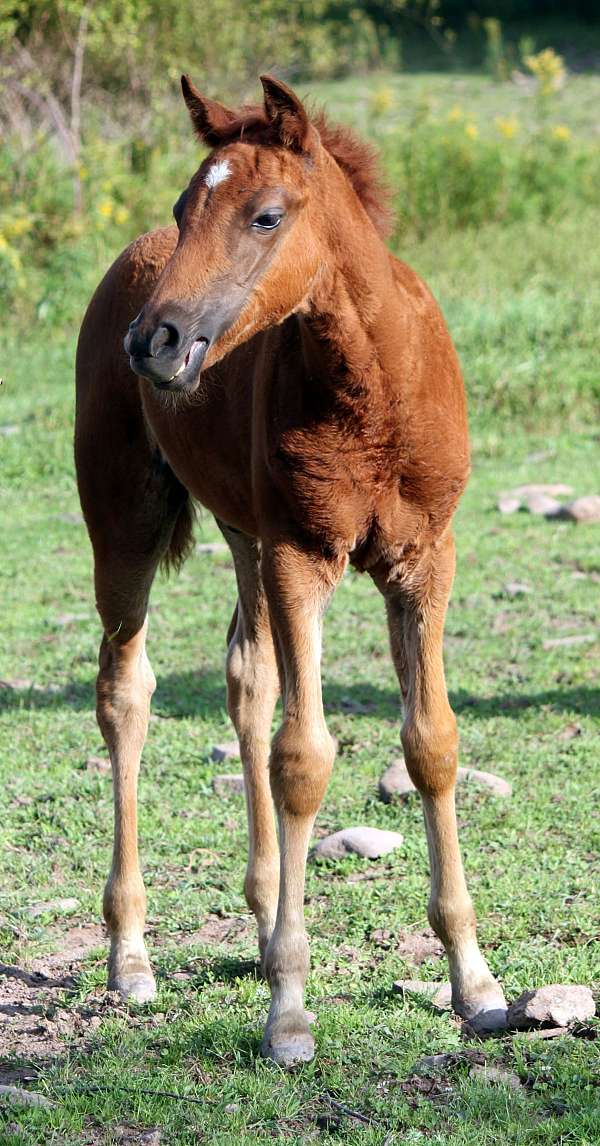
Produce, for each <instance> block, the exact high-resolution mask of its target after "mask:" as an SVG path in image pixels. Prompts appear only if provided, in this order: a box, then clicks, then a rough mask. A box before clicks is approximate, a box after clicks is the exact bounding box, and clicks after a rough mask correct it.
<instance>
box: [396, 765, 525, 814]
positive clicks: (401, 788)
mask: <svg viewBox="0 0 600 1146" xmlns="http://www.w3.org/2000/svg"><path fill="white" fill-rule="evenodd" d="M472 780H474V781H475V782H476V783H478V784H483V785H484V786H485V787H486V788H489V790H490V791H491V792H493V793H494V795H495V796H510V795H511V794H512V787H511V785H510V784H509V782H508V780H504V779H503V778H502V777H501V776H495V775H494V774H493V773H492V772H480V771H479V769H478V768H459V769H458V772H457V775H456V782H457V783H458V784H462V783H464V782H465V781H472ZM410 792H416V788H415V786H414V784H413V782H412V780H411V778H410V776H409V774H408V769H407V767H406V764H405V763H404V761H403V760H395V761H394V763H393V764H390V767H389V768H388V769H386V771H385V772H384V773H383V776H382V777H381V780H380V781H379V795H380V796H381V799H382V800H383V802H384V804H389V803H390V802H391V801H392V800H393V798H394V797H395V796H400V797H405V796H408V795H409V793H410Z"/></svg>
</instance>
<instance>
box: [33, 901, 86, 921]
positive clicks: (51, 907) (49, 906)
mask: <svg viewBox="0 0 600 1146" xmlns="http://www.w3.org/2000/svg"><path fill="white" fill-rule="evenodd" d="M78 907H79V900H78V899H70V898H68V899H50V900H48V902H47V903H32V904H31V907H28V908H26V913H27V915H29V916H30V917H31V918H32V919H37V917H38V915H46V914H52V915H62V914H70V912H71V911H77V908H78Z"/></svg>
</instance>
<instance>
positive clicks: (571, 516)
mask: <svg viewBox="0 0 600 1146" xmlns="http://www.w3.org/2000/svg"><path fill="white" fill-rule="evenodd" d="M561 517H566V518H567V519H568V520H569V521H579V522H588V523H590V524H591V523H593V522H599V521H600V494H597V493H589V494H587V495H586V496H584V497H576V498H575V500H574V501H570V502H568V503H567V505H564V506H563V507H562V512H561Z"/></svg>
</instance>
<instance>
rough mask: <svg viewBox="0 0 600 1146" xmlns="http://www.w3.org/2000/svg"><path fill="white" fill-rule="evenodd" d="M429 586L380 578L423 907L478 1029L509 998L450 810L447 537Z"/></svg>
mask: <svg viewBox="0 0 600 1146" xmlns="http://www.w3.org/2000/svg"><path fill="white" fill-rule="evenodd" d="M435 561H436V564H435V565H434V566H433V568H432V571H431V575H430V580H429V584H428V586H427V589H426V590H425V591H423V592H421V593H420V594H419V595H417V596H414V597H413V596H411V595H409V594H408V593H406V592H403V593H400V592H399V590H398V586H397V585H393V584H386V583H380V582H378V583H379V587H380V588H381V589H382V592H383V593H384V595H385V598H386V608H387V615H388V625H389V629H390V642H391V646H392V654H393V659H394V663H395V666H396V670H397V672H398V676H399V678H400V683H401V687H402V692H403V698H404V710H405V720H404V724H403V726H402V733H401V735H402V744H403V748H404V755H405V759H406V765H407V768H408V771H409V773H410V776H411V778H412V780H413V783H414V784H415V786H416V787H417V789H418V790H419V792H420V794H421V798H422V801H423V810H424V816H425V826H426V830H427V843H428V849H429V859H430V869H431V894H430V899H429V907H428V915H429V921H430V923H431V926H432V927H433V929H434V930H435V931H436V933H437V934H438V935H439V937H440V939H441V940H442V942H443V944H444V947H445V949H446V954H447V956H448V962H449V967H450V979H451V984H452V1004H453V1007H454V1010H455V1011H456V1013H457V1014H459V1015H460V1016H461V1017H462V1018H465V1019H467V1020H468V1021H469V1022H470V1024H471V1026H472V1027H473V1028H474V1029H476V1030H478V1031H480V1032H481V1033H483V1032H487V1031H492V1030H498V1029H502V1028H503V1027H504V1026H505V1025H506V1002H505V999H504V995H503V993H502V989H501V987H500V986H499V984H498V983H497V982H496V980H495V979H494V978H493V976H492V974H491V972H490V971H489V968H488V966H487V963H486V961H485V959H484V957H483V955H482V954H481V952H480V950H479V946H478V943H477V936H476V919H475V912H474V910H473V904H472V902H471V898H470V896H469V893H468V891H467V886H466V883H465V877H464V871H463V865H462V859H461V855H460V849H459V843H458V833H457V825H456V811H455V802H454V794H455V785H456V771H457V755H458V736H457V730H456V718H455V716H454V713H453V712H452V709H451V708H450V705H449V703H448V694H447V691H446V683H445V678H444V666H443V659H442V643H443V631H444V620H445V614H446V607H447V602H448V597H449V594H450V589H451V586H452V579H453V575H454V544H453V540H452V538H451V537H448V538H446V539H444V540H443V541H442V542H441V544H440V549H439V552H438V554H437V555H436V558H435Z"/></svg>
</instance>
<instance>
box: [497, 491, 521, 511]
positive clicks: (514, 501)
mask: <svg viewBox="0 0 600 1146" xmlns="http://www.w3.org/2000/svg"><path fill="white" fill-rule="evenodd" d="M497 506H498V509H499V510H500V513H516V512H517V510H518V509H520V508H521V498H520V497H516V496H515V495H514V494H512V493H501V494H500V497H499V498H498V502H497Z"/></svg>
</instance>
